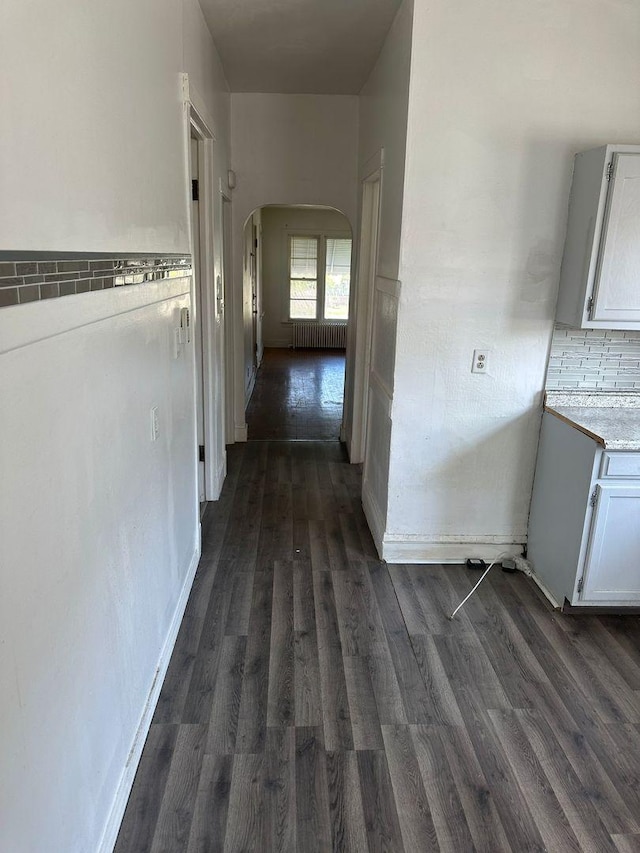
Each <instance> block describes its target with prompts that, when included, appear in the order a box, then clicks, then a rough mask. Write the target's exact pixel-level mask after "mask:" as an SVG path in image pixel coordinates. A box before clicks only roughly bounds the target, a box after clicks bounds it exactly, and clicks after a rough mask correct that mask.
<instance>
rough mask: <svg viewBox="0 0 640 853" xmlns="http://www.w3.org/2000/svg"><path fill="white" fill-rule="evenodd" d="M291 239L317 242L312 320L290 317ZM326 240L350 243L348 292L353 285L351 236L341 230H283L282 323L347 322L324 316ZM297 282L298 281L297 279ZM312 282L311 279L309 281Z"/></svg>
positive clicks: (337, 323) (349, 233) (347, 320)
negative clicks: (283, 277) (312, 239)
mask: <svg viewBox="0 0 640 853" xmlns="http://www.w3.org/2000/svg"><path fill="white" fill-rule="evenodd" d="M293 237H313V238H315V239H316V240H317V241H318V266H317V270H316V274H317V279H316V280H317V288H316V316H315V317H314V318H311V317H306V318H295V317H292V316H291V240H292V238H293ZM327 238H329V239H331V240H349V241H350V242H351V266H350V271H349V290H351V286H352V284H353V235H352V234H351V232H347V231H344V230H341V229H327V230H324V231H317V230H300V229H295V228H287V229H285V251H286V263H285V266H286V280H285V286H284V299H283V320H282V322H283V323H335V324H336V325H344V324H346V323H348V322H349V317H348V316H347V319H346V320H337V319H336V318H335V317H325V316H324V297H325V285H326V277H327ZM297 280H298V281H299V280H300V279H297ZM309 281H312V279H309Z"/></svg>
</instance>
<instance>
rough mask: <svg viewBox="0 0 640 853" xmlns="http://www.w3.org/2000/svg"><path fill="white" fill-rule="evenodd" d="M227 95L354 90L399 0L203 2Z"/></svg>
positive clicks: (363, 77) (373, 57)
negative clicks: (220, 60)
mask: <svg viewBox="0 0 640 853" xmlns="http://www.w3.org/2000/svg"><path fill="white" fill-rule="evenodd" d="M200 2H201V5H202V10H203V12H204V15H205V18H206V21H207V24H208V25H209V29H210V30H211V32H212V34H213V38H214V40H215V42H216V46H217V48H218V51H219V53H220V57H221V59H222V64H223V65H224V70H225V73H226V76H227V80H228V81H229V86H230V87H231V91H232V92H283V93H312V94H332V95H333V94H345V95H348V94H353V95H355V94H357V93H358V92H359V91H360V89H361V88H362V86H363V84H364V83H365V82H366V79H367V77H368V75H369V72H370V71H371V68H372V67H373V65H374V63H375V61H376V59H377V56H378V54H379V52H380V49H381V47H382V44H383V42H384V39H385V36H386V34H387V32H388V30H389V27H390V26H391V23H392V21H393V18H394V16H395V13H396V11H397V9H398V7H399V5H400V2H401V0H200Z"/></svg>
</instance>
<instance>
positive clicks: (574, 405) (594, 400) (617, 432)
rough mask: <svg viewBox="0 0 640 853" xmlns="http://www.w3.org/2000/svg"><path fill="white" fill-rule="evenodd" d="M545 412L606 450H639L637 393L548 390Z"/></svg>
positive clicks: (638, 400) (638, 401)
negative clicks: (564, 422)
mask: <svg viewBox="0 0 640 853" xmlns="http://www.w3.org/2000/svg"><path fill="white" fill-rule="evenodd" d="M545 411H547V412H550V413H551V414H552V415H555V416H556V417H559V418H560V419H561V420H564V421H566V422H567V423H569V424H571V426H574V427H575V428H576V429H579V430H580V431H581V432H584V433H585V434H586V435H589V436H591V438H593V439H595V440H596V441H598V442H599V443H600V444H602V445H603V447H606V448H607V449H608V450H639V451H640V394H573V393H566V392H559V391H548V392H547V396H546V401H545Z"/></svg>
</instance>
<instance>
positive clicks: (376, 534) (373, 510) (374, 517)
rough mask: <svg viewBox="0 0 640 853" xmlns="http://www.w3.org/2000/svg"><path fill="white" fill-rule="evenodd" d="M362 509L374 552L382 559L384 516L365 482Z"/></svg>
mask: <svg viewBox="0 0 640 853" xmlns="http://www.w3.org/2000/svg"><path fill="white" fill-rule="evenodd" d="M362 508H363V510H364V514H365V518H366V519H367V524H368V525H369V530H370V531H371V536H372V537H373V542H374V544H375V546H376V551H377V552H378V554H379V555H380V557H382V550H383V538H384V527H385V523H384V516H383V514H382V511H381V510H380V507H379V506H378V504H377V502H376V499H375V497H374V495H373V492H372V491H371V489H370V488H369V484H368V483H367V482H366V481H365V482H364V483H363V484H362Z"/></svg>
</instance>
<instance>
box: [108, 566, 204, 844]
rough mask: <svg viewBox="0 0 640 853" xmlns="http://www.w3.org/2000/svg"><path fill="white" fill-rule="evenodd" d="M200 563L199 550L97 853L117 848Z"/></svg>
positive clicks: (167, 638)
mask: <svg viewBox="0 0 640 853" xmlns="http://www.w3.org/2000/svg"><path fill="white" fill-rule="evenodd" d="M199 561H200V553H199V551H198V550H196V551H195V552H194V554H193V557H192V558H191V562H190V563H189V569H188V571H187V576H186V577H185V580H184V584H183V585H182V590H181V591H180V597H179V599H178V603H177V604H176V609H175V611H174V613H173V619H172V620H171V625H170V626H169V630H168V632H167V637H166V640H165V642H164V646H163V647H162V651H161V652H160V659H159V660H158V665H157V667H156V674H155V677H154V679H153V683H152V685H151V689H150V691H149V695H148V696H147V701H146V703H145V706H144V710H143V712H142V717H141V719H140V723H139V725H138V728H137V730H136V734H135V737H134V739H133V744H132V746H131V750H130V752H129V757H128V759H127V763H126V764H125V767H124V770H123V771H122V776H121V777H120V782H119V783H118V787H117V789H116V794H115V797H114V800H113V805H112V806H111V811H110V812H109V817H108V818H107V823H106V825H105V828H104V831H103V833H102V838H101V839H100V843H99V845H98V851H97V853H112V851H113V848H114V847H115V843H116V840H117V838H118V832H119V831H120V824H121V823H122V818H123V817H124V812H125V809H126V807H127V801H128V799H129V794H130V793H131V788H132V787H133V780H134V778H135V775H136V770H137V769H138V764H139V763H140V758H141V756H142V750H143V749H144V744H145V741H146V739H147V735H148V733H149V728H150V726H151V720H152V719H153V714H154V712H155V710H156V705H157V704H158V698H159V696H160V690H161V689H162V682H163V681H164V677H165V675H166V674H167V668H168V666H169V661H170V659H171V654H172V652H173V647H174V646H175V644H176V639H177V638H178V631H179V629H180V623H181V622H182V617H183V616H184V611H185V608H186V606H187V601H188V600H189V593H190V592H191V587H192V585H193V579H194V577H195V573H196V569H197V568H198V562H199Z"/></svg>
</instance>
